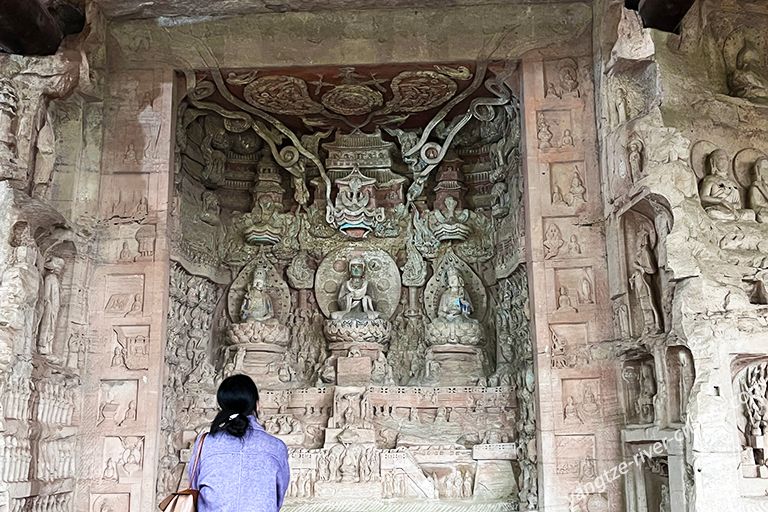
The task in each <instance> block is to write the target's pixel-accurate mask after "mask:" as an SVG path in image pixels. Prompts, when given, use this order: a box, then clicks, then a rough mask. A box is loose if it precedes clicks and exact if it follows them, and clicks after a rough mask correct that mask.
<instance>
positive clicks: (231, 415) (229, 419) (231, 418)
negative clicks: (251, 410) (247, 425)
mask: <svg viewBox="0 0 768 512" xmlns="http://www.w3.org/2000/svg"><path fill="white" fill-rule="evenodd" d="M238 416H240V413H235V414H230V415H229V418H227V421H222V422H221V423H219V428H223V427H224V426H225V425H226V424H227V423H229V422H230V421H232V420H233V419H235V418H237V417H238Z"/></svg>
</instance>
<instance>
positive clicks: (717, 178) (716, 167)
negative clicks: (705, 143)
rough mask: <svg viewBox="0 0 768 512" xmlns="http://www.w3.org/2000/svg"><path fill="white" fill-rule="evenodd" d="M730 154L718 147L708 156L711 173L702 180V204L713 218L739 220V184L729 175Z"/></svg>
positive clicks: (740, 212)
mask: <svg viewBox="0 0 768 512" xmlns="http://www.w3.org/2000/svg"><path fill="white" fill-rule="evenodd" d="M729 161H730V159H729V158H728V154H727V153H726V152H725V151H723V150H722V149H716V150H714V151H713V152H712V153H710V154H709V156H708V157H707V167H708V168H709V175H707V176H706V177H705V178H704V179H703V180H701V186H700V188H699V195H700V196H701V205H702V206H703V207H704V210H705V211H706V212H707V213H708V214H709V216H710V217H712V218H713V219H724V220H739V219H741V218H743V217H744V216H745V211H744V210H742V204H741V194H740V191H739V185H738V184H737V183H736V182H735V181H733V180H732V179H730V178H729V177H728V162H729Z"/></svg>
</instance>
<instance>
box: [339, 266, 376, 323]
mask: <svg viewBox="0 0 768 512" xmlns="http://www.w3.org/2000/svg"><path fill="white" fill-rule="evenodd" d="M348 270H349V279H347V280H346V281H344V282H343V283H342V284H341V287H340V288H339V297H338V303H339V311H334V312H332V313H331V318H332V319H333V320H346V319H357V320H360V319H364V320H376V319H377V318H379V316H381V315H380V314H379V313H378V312H377V311H376V309H375V308H374V306H373V299H372V298H371V296H370V295H369V294H368V279H367V278H366V277H365V261H364V260H363V259H362V258H358V257H356V258H352V259H351V260H350V262H349V266H348Z"/></svg>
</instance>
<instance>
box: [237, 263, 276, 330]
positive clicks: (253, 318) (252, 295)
mask: <svg viewBox="0 0 768 512" xmlns="http://www.w3.org/2000/svg"><path fill="white" fill-rule="evenodd" d="M266 289H267V271H266V270H265V269H262V268H259V269H256V270H255V271H254V273H253V280H252V281H251V284H250V286H249V287H248V291H247V292H246V294H245V299H244V300H243V306H242V307H241V309H240V319H241V320H242V321H243V322H260V323H265V324H276V323H278V321H277V319H276V318H275V312H274V310H273V309H272V299H271V298H270V297H269V295H268V294H267V292H266Z"/></svg>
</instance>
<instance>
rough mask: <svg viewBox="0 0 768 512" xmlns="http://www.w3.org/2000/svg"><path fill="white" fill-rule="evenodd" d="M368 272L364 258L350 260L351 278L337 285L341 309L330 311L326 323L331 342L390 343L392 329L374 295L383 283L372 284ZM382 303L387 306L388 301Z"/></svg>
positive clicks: (383, 300)
mask: <svg viewBox="0 0 768 512" xmlns="http://www.w3.org/2000/svg"><path fill="white" fill-rule="evenodd" d="M393 264H394V262H393ZM367 270H368V264H367V263H366V260H365V259H364V256H360V255H354V256H352V257H351V258H350V259H349V260H348V262H347V276H346V277H345V278H343V279H341V280H340V281H337V282H338V283H339V284H338V287H339V288H338V291H337V292H336V305H337V306H338V308H339V309H338V311H330V312H329V315H328V316H329V317H330V319H329V320H327V321H326V323H325V334H326V337H327V339H328V341H330V342H332V343H333V342H340V343H376V344H384V343H386V342H387V341H388V340H389V337H390V333H391V328H392V326H391V324H390V323H389V321H388V320H387V319H386V312H384V313H382V311H381V310H377V309H376V305H375V303H374V298H373V295H372V291H374V290H379V291H380V289H379V288H377V285H378V284H379V283H377V282H372V281H371V280H369V278H368V276H367V275H366V272H367ZM381 300H382V302H383V303H386V299H384V298H381ZM347 348H348V347H347ZM372 355H373V356H374V357H375V354H372Z"/></svg>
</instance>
